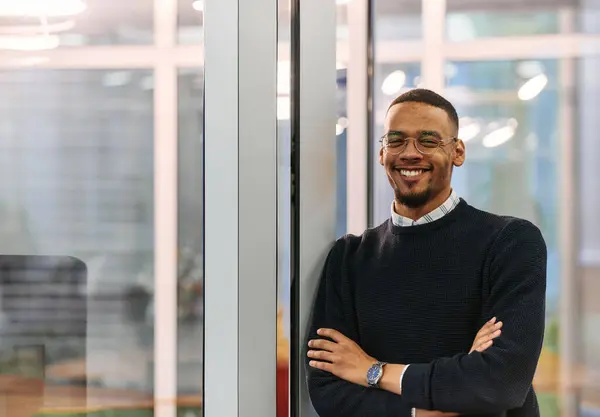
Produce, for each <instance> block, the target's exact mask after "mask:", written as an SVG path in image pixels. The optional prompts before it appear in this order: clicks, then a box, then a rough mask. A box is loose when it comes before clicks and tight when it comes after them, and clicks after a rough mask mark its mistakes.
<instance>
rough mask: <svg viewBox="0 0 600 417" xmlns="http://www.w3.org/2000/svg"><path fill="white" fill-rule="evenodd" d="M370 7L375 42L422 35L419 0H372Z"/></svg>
mask: <svg viewBox="0 0 600 417" xmlns="http://www.w3.org/2000/svg"><path fill="white" fill-rule="evenodd" d="M372 7H373V22H372V24H373V36H374V41H375V43H376V44H377V42H381V41H397V40H413V39H421V38H422V37H423V26H422V21H421V20H422V19H421V10H422V7H421V0H400V1H398V0H373V6H372Z"/></svg>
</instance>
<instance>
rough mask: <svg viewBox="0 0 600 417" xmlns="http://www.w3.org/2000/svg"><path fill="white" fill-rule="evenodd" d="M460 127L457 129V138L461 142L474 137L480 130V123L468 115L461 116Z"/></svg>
mask: <svg viewBox="0 0 600 417" xmlns="http://www.w3.org/2000/svg"><path fill="white" fill-rule="evenodd" d="M459 125H460V129H459V130H458V138H459V139H461V140H462V141H463V142H467V141H470V140H471V139H474V138H475V137H476V136H477V135H478V134H479V132H481V125H480V124H479V123H478V122H477V121H476V120H473V119H471V118H469V117H462V118H461V119H460V123H459Z"/></svg>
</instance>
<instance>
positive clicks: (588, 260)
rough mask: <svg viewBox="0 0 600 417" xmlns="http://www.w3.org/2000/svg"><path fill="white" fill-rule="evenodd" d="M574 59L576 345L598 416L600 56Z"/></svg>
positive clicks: (585, 410)
mask: <svg viewBox="0 0 600 417" xmlns="http://www.w3.org/2000/svg"><path fill="white" fill-rule="evenodd" d="M573 64H574V68H575V70H576V77H575V79H574V80H571V82H573V84H574V85H575V86H576V91H577V99H576V101H574V103H573V104H571V109H572V111H573V112H575V111H577V112H578V113H576V119H575V121H574V122H575V126H576V128H577V131H578V132H579V138H578V139H579V141H578V144H579V146H578V148H579V149H578V152H577V156H578V157H579V163H578V164H577V174H578V177H579V182H578V185H577V188H578V190H579V201H577V203H576V204H577V206H576V208H575V210H574V211H575V216H576V218H578V223H579V224H578V227H579V233H578V237H579V242H578V246H579V253H578V254H577V255H578V256H577V261H578V262H577V267H578V268H577V271H578V272H579V273H580V274H578V276H576V277H573V279H575V282H581V288H579V289H578V294H580V299H579V306H578V307H579V309H580V311H579V312H578V313H579V318H580V319H581V324H580V326H581V328H580V336H581V346H579V345H577V346H576V347H577V348H578V351H580V352H581V357H582V361H583V364H582V365H583V368H584V369H585V375H584V379H583V381H584V382H583V386H582V388H581V392H580V393H579V398H580V399H581V401H580V408H581V415H582V416H594V415H600V378H599V376H600V333H599V332H598V329H600V303H598V299H599V298H600V219H599V218H598V212H599V211H600V193H598V190H599V189H600V186H599V184H600V165H599V164H598V156H599V155H600V141H598V140H597V139H596V133H595V132H598V129H600V117H599V116H600V110H599V109H600V106H599V102H598V97H599V94H600V85H599V84H598V72H599V71H600V57H598V56H595V57H587V58H582V59H580V60H578V62H577V63H573ZM575 64H576V65H575ZM563 204H569V203H568V202H565V203H563Z"/></svg>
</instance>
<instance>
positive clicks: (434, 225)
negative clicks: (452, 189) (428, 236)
mask: <svg viewBox="0 0 600 417" xmlns="http://www.w3.org/2000/svg"><path fill="white" fill-rule="evenodd" d="M467 207H468V204H467V202H466V201H465V200H463V199H462V198H461V199H460V202H459V203H458V205H457V206H456V207H455V208H454V210H452V211H451V212H450V213H448V214H446V215H445V216H443V217H441V218H439V219H437V220H434V221H432V222H429V223H425V224H418V225H414V226H396V225H395V224H394V222H393V220H392V218H391V217H390V218H389V219H388V227H389V228H390V230H391V231H392V233H394V234H395V235H406V234H414V233H426V232H429V231H431V230H436V229H439V228H440V227H444V226H446V225H448V224H450V223H453V222H454V221H456V219H458V218H459V217H460V216H461V214H462V213H463V212H464V211H465V210H466V208H467Z"/></svg>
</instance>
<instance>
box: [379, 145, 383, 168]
mask: <svg viewBox="0 0 600 417" xmlns="http://www.w3.org/2000/svg"><path fill="white" fill-rule="evenodd" d="M379 163H380V164H381V166H383V146H382V147H381V148H379Z"/></svg>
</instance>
